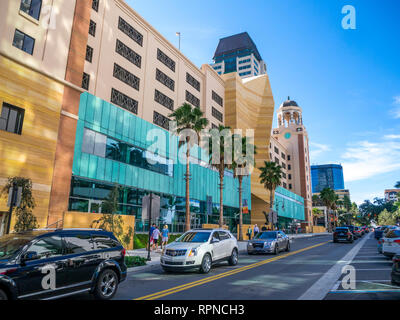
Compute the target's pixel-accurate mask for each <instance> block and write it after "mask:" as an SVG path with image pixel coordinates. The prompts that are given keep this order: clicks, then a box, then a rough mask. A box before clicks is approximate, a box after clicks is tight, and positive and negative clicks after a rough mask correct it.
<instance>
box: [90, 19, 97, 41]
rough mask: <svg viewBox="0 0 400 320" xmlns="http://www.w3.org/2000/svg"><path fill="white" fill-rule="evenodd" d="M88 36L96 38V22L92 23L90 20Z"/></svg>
mask: <svg viewBox="0 0 400 320" xmlns="http://www.w3.org/2000/svg"><path fill="white" fill-rule="evenodd" d="M89 34H90V35H92V36H93V37H95V36H96V22H94V21H93V20H90V23H89Z"/></svg>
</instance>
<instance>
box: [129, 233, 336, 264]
mask: <svg viewBox="0 0 400 320" xmlns="http://www.w3.org/2000/svg"><path fill="white" fill-rule="evenodd" d="M326 235H330V233H329V232H324V233H303V234H291V235H289V238H290V240H294V239H301V238H311V237H319V236H326ZM247 242H248V240H246V241H238V245H239V252H240V253H245V252H247ZM126 255H127V256H138V257H143V258H147V250H146V249H136V250H128V251H127V252H126ZM160 257H161V249H158V251H151V254H150V258H151V261H147V264H146V265H145V266H141V267H132V268H128V272H137V271H143V270H151V269H154V268H157V267H160Z"/></svg>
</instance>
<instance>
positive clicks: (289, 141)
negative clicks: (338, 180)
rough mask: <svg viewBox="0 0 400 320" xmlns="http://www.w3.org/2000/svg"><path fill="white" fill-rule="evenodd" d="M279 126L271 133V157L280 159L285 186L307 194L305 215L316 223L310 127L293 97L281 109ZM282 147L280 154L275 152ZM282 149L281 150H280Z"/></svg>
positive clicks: (306, 220)
mask: <svg viewBox="0 0 400 320" xmlns="http://www.w3.org/2000/svg"><path fill="white" fill-rule="evenodd" d="M277 119H278V127H277V128H276V129H273V131H272V135H271V144H270V145H271V161H273V158H275V162H279V161H280V165H281V167H282V170H283V172H284V175H283V177H284V178H285V179H284V181H285V182H284V183H283V187H284V188H285V186H286V188H287V189H288V190H289V191H292V192H294V193H296V194H298V195H300V196H301V197H303V198H304V219H305V222H306V223H307V225H309V226H312V223H313V218H312V189H311V169H310V166H311V165H310V157H309V142H308V134H307V130H306V128H305V126H304V124H303V115H302V109H301V107H300V106H299V105H298V104H297V103H296V101H294V100H291V99H290V97H288V99H287V100H286V101H285V102H283V103H282V104H281V106H280V107H279V109H278V111H277ZM279 149H281V150H280V151H279V152H280V155H278V156H276V155H275V156H272V155H273V154H274V153H277V152H276V151H277V150H279ZM279 152H278V153H279Z"/></svg>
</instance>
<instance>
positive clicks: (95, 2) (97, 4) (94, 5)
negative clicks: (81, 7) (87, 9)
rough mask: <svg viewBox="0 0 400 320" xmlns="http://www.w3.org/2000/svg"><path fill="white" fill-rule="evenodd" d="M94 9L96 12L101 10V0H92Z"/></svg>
mask: <svg viewBox="0 0 400 320" xmlns="http://www.w3.org/2000/svg"><path fill="white" fill-rule="evenodd" d="M92 9H93V10H94V11H96V12H99V0H93V1H92Z"/></svg>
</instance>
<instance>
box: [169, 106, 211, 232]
mask: <svg viewBox="0 0 400 320" xmlns="http://www.w3.org/2000/svg"><path fill="white" fill-rule="evenodd" d="M169 117H170V118H172V120H174V121H176V129H177V133H178V134H179V133H181V132H182V130H185V129H191V130H194V131H195V132H196V134H197V135H199V133H200V131H201V130H203V129H204V128H205V127H207V126H208V120H207V119H206V118H204V117H203V112H202V111H201V110H200V109H199V108H195V107H192V106H191V105H190V104H188V103H184V104H183V105H182V106H180V107H179V108H178V109H176V110H175V111H174V112H173V113H171V114H170V115H169ZM189 142H190V137H189V136H188V137H186V141H179V147H181V146H182V145H184V144H186V174H185V180H186V217H185V220H186V221H185V231H189V230H190V186H189V181H190V160H189V159H190V149H191V147H192V146H193V145H192V144H190V143H189Z"/></svg>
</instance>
